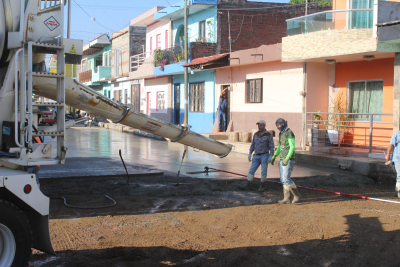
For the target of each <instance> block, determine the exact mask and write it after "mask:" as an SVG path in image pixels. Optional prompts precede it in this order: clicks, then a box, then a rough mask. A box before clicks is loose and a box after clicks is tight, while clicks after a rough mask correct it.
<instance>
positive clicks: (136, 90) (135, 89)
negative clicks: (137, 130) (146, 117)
mask: <svg viewBox="0 0 400 267" xmlns="http://www.w3.org/2000/svg"><path fill="white" fill-rule="evenodd" d="M131 102H132V106H133V110H134V111H137V112H140V84H132V85H131Z"/></svg>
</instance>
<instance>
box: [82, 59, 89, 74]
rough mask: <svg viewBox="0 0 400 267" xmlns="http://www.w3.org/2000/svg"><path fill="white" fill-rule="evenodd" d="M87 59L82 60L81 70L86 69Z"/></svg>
mask: <svg viewBox="0 0 400 267" xmlns="http://www.w3.org/2000/svg"><path fill="white" fill-rule="evenodd" d="M87 70H88V69H87V59H84V60H82V70H81V72H84V71H87Z"/></svg>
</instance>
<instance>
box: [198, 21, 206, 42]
mask: <svg viewBox="0 0 400 267" xmlns="http://www.w3.org/2000/svg"><path fill="white" fill-rule="evenodd" d="M199 37H203V38H205V37H206V21H205V20H202V21H200V22H199Z"/></svg>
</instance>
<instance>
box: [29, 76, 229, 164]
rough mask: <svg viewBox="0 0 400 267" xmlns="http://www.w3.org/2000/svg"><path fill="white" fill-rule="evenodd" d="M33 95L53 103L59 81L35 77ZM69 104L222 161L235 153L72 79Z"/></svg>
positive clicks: (68, 87) (68, 81)
mask: <svg viewBox="0 0 400 267" xmlns="http://www.w3.org/2000/svg"><path fill="white" fill-rule="evenodd" d="M33 92H34V93H35V94H38V95H41V96H44V97H47V98H50V99H57V97H56V96H57V85H56V79H52V78H47V77H40V76H35V77H33ZM65 102H66V104H67V105H69V106H72V107H75V108H79V109H82V110H85V111H87V112H89V113H90V114H92V115H99V116H102V117H105V118H107V119H110V120H112V121H113V122H114V123H121V124H124V125H127V126H130V127H133V128H136V129H140V130H143V131H146V132H150V133H153V134H157V135H159V136H162V137H165V138H167V139H169V140H170V141H171V142H178V143H181V144H184V145H188V146H191V147H194V148H197V149H200V150H202V151H206V152H208V153H211V154H214V155H217V156H218V157H220V158H223V157H225V156H227V155H228V154H229V153H230V152H231V150H232V146H231V145H228V144H224V143H221V142H218V141H215V140H213V139H210V138H207V137H205V136H203V135H200V134H197V133H194V132H192V131H190V127H181V126H177V125H173V124H171V123H167V122H164V121H161V120H158V119H156V118H153V117H150V116H147V115H144V114H142V113H140V112H136V111H133V110H132V109H131V108H130V105H128V106H126V105H123V104H119V103H117V102H115V101H113V100H111V99H109V98H107V97H105V96H104V95H102V94H100V93H98V92H96V91H95V90H93V89H91V88H89V87H87V86H85V85H83V84H81V83H79V82H77V81H75V80H74V79H72V78H70V77H65Z"/></svg>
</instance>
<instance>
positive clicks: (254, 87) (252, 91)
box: [246, 79, 263, 103]
mask: <svg viewBox="0 0 400 267" xmlns="http://www.w3.org/2000/svg"><path fill="white" fill-rule="evenodd" d="M262 91H263V79H252V80H246V102H247V103H262V98H263V92H262Z"/></svg>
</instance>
